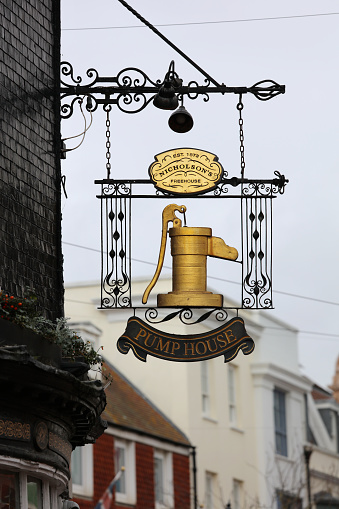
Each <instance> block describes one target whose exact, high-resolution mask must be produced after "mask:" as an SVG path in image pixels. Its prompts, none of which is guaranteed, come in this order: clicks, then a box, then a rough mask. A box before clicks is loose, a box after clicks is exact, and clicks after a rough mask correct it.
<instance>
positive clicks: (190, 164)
mask: <svg viewBox="0 0 339 509" xmlns="http://www.w3.org/2000/svg"><path fill="white" fill-rule="evenodd" d="M148 171H149V175H150V177H151V180H152V182H153V183H154V185H155V186H156V187H157V188H158V189H160V190H163V191H169V192H171V194H201V193H206V192H208V191H211V190H213V189H215V187H216V186H217V185H218V184H219V182H220V180H221V178H222V176H223V173H224V170H223V167H222V166H221V164H220V163H219V162H218V157H217V156H216V155H215V154H212V153H211V152H206V151H205V150H200V149H192V148H180V149H172V150H168V151H167V152H162V153H161V154H158V155H156V156H155V162H154V163H153V164H151V166H150V167H149V170H148Z"/></svg>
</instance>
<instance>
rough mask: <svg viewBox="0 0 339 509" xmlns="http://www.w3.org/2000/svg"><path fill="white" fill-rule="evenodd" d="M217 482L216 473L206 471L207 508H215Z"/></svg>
mask: <svg viewBox="0 0 339 509" xmlns="http://www.w3.org/2000/svg"><path fill="white" fill-rule="evenodd" d="M215 484H216V474H214V473H213V472H209V471H207V470H206V471H205V508H206V509H213V507H214V488H215Z"/></svg>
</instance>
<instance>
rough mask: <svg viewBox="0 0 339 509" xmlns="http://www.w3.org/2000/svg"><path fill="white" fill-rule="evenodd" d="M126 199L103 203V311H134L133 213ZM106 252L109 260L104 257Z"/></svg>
mask: <svg viewBox="0 0 339 509" xmlns="http://www.w3.org/2000/svg"><path fill="white" fill-rule="evenodd" d="M129 205H130V203H129V201H127V200H126V199H125V198H121V197H120V198H119V197H118V198H116V199H113V198H112V197H111V198H107V199H105V200H104V199H103V200H102V242H104V243H105V250H104V249H102V288H101V307H103V308H122V307H131V305H132V302H131V266H130V259H131V253H130V234H129V231H130V210H129ZM104 251H106V256H105V254H104Z"/></svg>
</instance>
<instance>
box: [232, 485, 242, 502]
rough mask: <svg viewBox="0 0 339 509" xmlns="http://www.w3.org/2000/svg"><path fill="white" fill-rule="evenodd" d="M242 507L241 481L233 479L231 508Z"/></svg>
mask: <svg viewBox="0 0 339 509" xmlns="http://www.w3.org/2000/svg"><path fill="white" fill-rule="evenodd" d="M241 507H242V481H237V480H236V479H233V504H232V509H240V508H241Z"/></svg>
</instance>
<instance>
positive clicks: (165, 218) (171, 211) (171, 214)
mask: <svg viewBox="0 0 339 509" xmlns="http://www.w3.org/2000/svg"><path fill="white" fill-rule="evenodd" d="M176 211H178V212H181V213H182V214H183V213H184V212H186V207H185V205H175V204H174V203H171V204H170V205H167V207H165V208H164V210H163V211H162V234H161V244H160V252H159V259H158V265H157V268H156V270H155V273H154V276H153V279H152V281H151V282H150V284H149V285H148V287H147V288H146V290H145V291H144V295H143V296H142V303H143V304H146V302H147V299H148V296H149V294H150V293H151V290H152V288H153V287H154V285H155V283H156V282H157V281H158V278H159V276H160V272H161V269H162V266H163V264H164V259H165V251H166V241H167V228H168V223H169V222H170V221H172V222H173V228H178V227H180V226H181V224H182V223H181V219H179V218H178V217H177V216H176V215H175V212H176Z"/></svg>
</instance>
